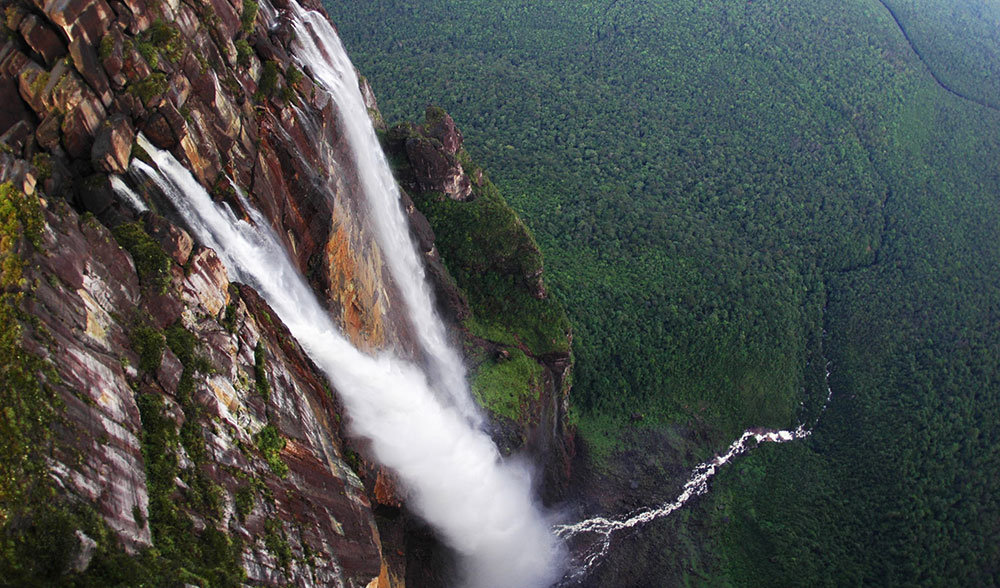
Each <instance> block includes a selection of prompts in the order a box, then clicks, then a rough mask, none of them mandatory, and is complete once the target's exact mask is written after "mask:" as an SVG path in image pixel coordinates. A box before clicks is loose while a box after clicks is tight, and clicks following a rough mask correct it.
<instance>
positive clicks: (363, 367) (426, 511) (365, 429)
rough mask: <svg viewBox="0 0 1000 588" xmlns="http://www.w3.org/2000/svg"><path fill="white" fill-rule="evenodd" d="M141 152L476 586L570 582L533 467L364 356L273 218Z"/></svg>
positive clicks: (410, 381)
mask: <svg viewBox="0 0 1000 588" xmlns="http://www.w3.org/2000/svg"><path fill="white" fill-rule="evenodd" d="M138 140H139V144H140V146H142V147H143V149H145V150H146V151H147V152H148V153H149V155H150V157H151V158H152V160H153V161H154V163H155V167H152V166H149V165H147V164H145V163H143V162H142V161H140V160H138V159H134V160H133V164H132V165H133V166H134V167H135V168H136V169H138V171H139V172H141V173H142V174H143V175H145V176H146V177H148V178H149V179H151V180H152V181H153V182H154V183H155V184H156V185H157V186H158V187H159V188H160V190H161V191H162V192H163V193H164V194H165V196H166V197H167V198H168V199H169V200H170V201H171V203H172V204H173V205H174V207H175V208H176V209H177V211H178V213H179V214H180V215H181V216H182V217H183V218H184V220H185V222H186V224H187V225H188V227H189V228H190V229H191V231H192V232H193V233H194V235H195V236H196V237H197V238H198V240H199V241H200V242H201V243H203V244H204V245H206V246H208V247H212V248H214V249H215V251H216V253H217V254H218V255H219V257H220V259H222V261H223V263H225V265H226V267H227V269H228V271H229V273H230V276H231V278H232V279H233V280H236V281H240V282H244V283H246V284H249V285H251V286H253V287H254V288H256V289H257V291H258V292H260V294H261V295H262V296H263V297H264V298H265V299H266V300H267V301H268V304H270V305H271V307H272V308H273V309H274V311H275V312H276V313H277V314H278V316H279V317H280V318H281V320H282V321H283V322H284V323H285V325H286V326H287V327H288V329H289V330H290V331H291V333H292V334H293V335H294V337H295V338H296V340H297V341H298V342H299V343H300V344H301V345H302V347H303V349H305V351H306V352H307V353H308V354H309V356H310V357H311V358H312V359H313V361H314V362H315V363H316V364H317V365H318V366H319V367H320V369H322V370H323V371H324V372H325V373H326V375H327V377H329V378H330V381H331V383H333V385H334V386H335V387H336V389H337V391H338V392H339V394H340V396H341V398H342V400H343V402H344V406H345V409H346V413H347V415H348V416H349V418H350V425H351V428H352V430H353V432H354V433H355V434H357V435H360V436H363V437H365V438H367V439H369V440H370V441H371V443H372V447H373V449H374V451H375V454H376V456H377V458H378V459H379V461H380V462H381V463H382V464H383V465H385V466H387V467H389V468H391V469H392V470H393V471H395V472H396V474H397V475H398V476H399V479H400V481H401V482H402V484H403V485H404V487H405V489H406V491H407V492H408V504H409V505H410V506H411V508H413V510H414V511H415V512H417V513H419V514H420V515H421V516H422V517H424V518H425V519H426V520H427V521H428V522H429V523H430V524H431V525H432V526H434V527H435V528H436V529H437V531H438V532H439V534H440V536H441V537H442V538H443V539H444V540H445V541H446V542H447V543H448V544H449V545H450V546H451V547H452V548H454V549H455V550H456V552H457V553H458V554H459V556H460V558H461V562H460V563H461V564H462V567H463V569H464V574H465V577H464V584H465V585H466V586H468V587H470V588H500V587H510V588H515V587H517V588H542V587H545V586H549V585H550V584H552V583H553V582H554V581H555V580H556V579H558V578H559V577H560V576H561V575H562V567H563V563H562V562H563V555H562V547H561V544H560V542H559V541H558V539H557V538H556V537H555V536H554V535H553V534H552V533H551V530H550V528H549V523H548V522H547V521H546V520H545V517H544V516H543V515H542V513H541V512H540V511H539V509H538V508H537V506H536V505H535V503H534V500H533V496H532V485H531V480H530V475H529V472H528V471H527V469H525V468H523V467H521V466H520V465H519V464H517V463H513V462H504V461H502V460H501V459H500V456H499V454H498V452H497V450H496V447H495V446H494V445H493V442H492V441H491V440H490V438H489V437H488V436H487V435H486V434H485V433H483V432H482V431H480V430H479V429H478V428H477V427H475V426H473V425H472V424H470V422H469V421H468V419H467V418H466V417H465V415H464V414H463V413H462V412H461V411H459V410H457V409H456V407H454V406H451V405H450V404H444V403H442V402H441V401H440V399H439V398H438V397H437V396H436V395H435V394H434V392H433V390H432V388H431V386H430V384H429V382H428V381H427V378H426V377H425V375H424V374H423V373H422V372H421V371H420V370H419V369H418V368H416V367H415V366H414V365H412V364H410V363H408V362H405V361H402V360H400V359H398V358H396V357H394V356H393V355H392V354H390V353H382V354H380V355H378V356H376V357H372V356H369V355H366V354H364V353H362V352H360V351H358V350H357V349H355V348H354V347H353V346H352V345H351V344H350V342H348V341H347V339H345V338H344V337H343V336H342V335H341V334H340V333H338V332H337V329H336V327H335V326H334V324H333V322H332V321H331V320H330V318H329V316H328V315H327V314H326V312H325V311H324V310H323V308H322V307H321V305H320V304H319V303H318V301H317V300H316V298H315V296H314V294H313V292H312V290H311V289H310V288H309V286H308V285H307V284H306V282H305V281H304V280H303V278H302V277H301V276H300V275H299V274H298V272H297V271H296V269H295V266H294V265H293V264H292V262H291V260H290V259H289V257H288V254H287V253H286V252H285V250H284V249H283V248H282V246H281V244H280V241H279V240H278V239H277V237H276V236H275V234H274V232H273V230H272V229H271V228H270V226H269V224H268V223H267V221H266V219H265V218H264V217H263V216H262V215H260V214H259V213H258V212H257V211H256V210H254V209H253V207H252V206H251V205H250V203H249V202H244V203H243V204H244V206H245V207H246V210H247V212H248V214H249V216H250V219H251V221H252V223H250V222H246V221H242V220H239V219H237V218H236V217H235V215H233V213H232V211H230V210H229V209H228V207H226V206H224V205H221V204H216V203H214V202H213V201H212V199H211V197H210V196H209V195H208V193H207V192H206V191H205V190H204V188H202V186H201V185H200V184H198V182H197V181H196V180H195V179H194V178H193V177H192V176H191V174H190V173H189V172H188V171H187V170H186V169H184V167H183V166H182V165H181V164H180V163H179V162H178V161H177V160H176V159H174V157H173V156H172V155H171V154H170V153H167V152H165V151H160V150H158V149H156V148H155V147H153V146H152V145H151V144H149V142H148V141H146V140H145V138H144V137H142V136H141V135H140V136H139V139H138Z"/></svg>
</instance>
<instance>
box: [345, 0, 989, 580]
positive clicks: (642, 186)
mask: <svg viewBox="0 0 1000 588" xmlns="http://www.w3.org/2000/svg"><path fill="white" fill-rule="evenodd" d="M326 7H327V10H328V11H329V13H330V15H331V17H332V19H333V20H334V22H336V23H337V25H338V27H339V28H340V31H341V34H342V35H343V36H344V40H345V43H346V44H347V47H348V51H349V52H350V53H351V55H352V58H353V59H354V61H355V63H356V65H357V66H358V68H359V69H360V70H361V71H362V72H363V73H364V74H366V75H367V76H368V77H369V79H370V80H371V82H372V85H373V86H374V89H375V92H376V94H377V96H378V98H379V103H380V107H381V110H382V112H383V114H384V115H385V116H386V119H387V120H388V121H389V122H390V123H391V122H394V121H398V120H414V119H416V118H418V117H419V115H420V113H422V112H423V110H424V107H425V106H426V104H428V103H434V104H438V105H440V106H442V107H444V108H445V109H446V110H447V111H448V112H449V113H451V115H452V116H453V117H454V118H455V120H456V122H457V124H458V125H459V126H460V127H461V128H462V130H463V132H464V133H465V138H466V141H465V146H466V148H467V149H468V151H469V152H470V153H471V154H472V155H473V157H474V158H475V159H476V160H477V161H479V162H480V163H482V164H483V167H484V168H486V169H487V170H489V172H490V175H491V177H492V179H493V181H494V183H495V184H496V185H497V186H498V187H499V189H500V191H502V192H503V193H504V195H505V196H506V198H507V200H508V201H509V202H510V203H511V204H512V205H513V206H514V208H516V209H517V211H518V212H519V213H520V214H521V215H522V217H523V218H524V220H525V222H526V223H527V224H528V226H529V227H531V229H532V230H533V231H534V234H535V237H536V239H537V241H538V244H539V245H540V247H541V248H542V250H543V252H544V254H545V262H546V272H547V280H548V282H549V283H550V285H551V286H552V289H553V291H554V293H555V295H557V296H558V297H559V299H560V300H561V301H562V302H563V303H564V305H565V307H566V309H567V312H568V314H569V316H570V319H571V321H572V323H573V328H574V333H575V336H574V351H575V354H576V361H577V363H576V373H575V379H574V384H573V403H574V407H575V412H576V414H575V418H576V422H577V425H578V427H579V431H580V434H581V436H582V439H583V441H584V443H585V445H586V447H587V449H588V454H589V455H590V456H591V460H592V462H591V465H592V467H593V468H595V469H596V470H597V471H613V470H614V469H615V467H616V465H615V458H616V456H618V455H621V452H623V451H627V450H628V449H630V447H631V444H632V443H633V442H634V439H635V438H636V434H637V433H636V430H638V431H639V434H641V432H642V431H643V430H645V431H649V432H651V433H652V432H653V431H662V430H667V429H669V430H672V431H679V432H680V433H679V434H677V435H673V436H670V437H669V438H670V439H673V441H671V443H672V444H673V445H674V446H673V447H672V449H674V450H676V451H677V452H678V453H679V454H681V455H683V456H685V457H684V461H685V462H686V463H685V464H682V465H685V466H687V465H690V464H691V463H694V462H695V461H697V460H700V459H703V458H705V457H706V456H709V455H711V454H712V453H714V452H715V451H718V450H720V449H722V448H724V447H725V446H726V445H727V444H728V442H729V441H730V440H731V439H732V438H733V437H734V436H736V435H738V434H739V432H740V431H742V430H743V429H744V428H746V427H751V426H769V427H778V426H781V427H787V426H793V425H794V424H796V423H797V422H807V423H811V422H813V420H814V419H815V418H816V417H817V416H818V415H819V408H820V404H821V403H822V401H823V399H824V398H825V396H826V383H825V381H824V374H825V369H826V366H827V364H829V365H830V369H831V376H830V378H829V384H830V386H831V387H832V389H833V392H834V396H833V401H832V403H831V404H830V406H829V408H828V410H827V411H826V412H825V413H824V414H823V417H822V420H821V421H820V422H819V425H818V426H817V428H816V430H815V434H814V435H813V437H811V438H810V439H809V440H807V441H806V442H803V443H799V444H788V445H782V446H767V447H762V448H761V449H760V450H759V451H757V452H756V453H754V454H753V455H751V456H749V457H747V458H745V459H743V460H741V461H739V462H738V463H737V464H736V465H734V466H733V467H731V468H729V469H727V470H724V471H723V472H722V473H720V475H719V477H718V479H717V480H716V482H715V485H714V487H713V490H712V492H711V493H710V494H709V495H708V496H706V497H704V498H702V499H700V500H699V502H698V503H697V505H696V506H695V508H694V509H693V510H690V511H686V512H684V513H683V514H682V515H681V516H678V517H676V518H674V519H671V520H670V521H665V522H662V523H657V524H656V525H654V526H652V527H651V528H650V529H648V530H647V531H646V532H645V535H644V536H643V539H642V540H641V541H635V542H634V543H635V545H632V544H630V548H632V550H631V551H630V553H629V555H628V557H629V558H630V561H629V563H630V564H631V565H615V564H614V563H612V564H610V565H609V566H607V567H606V568H604V569H603V570H599V572H598V574H597V576H596V577H595V578H594V579H593V582H594V585H607V586H626V585H631V584H629V582H634V583H636V584H639V583H641V582H642V581H643V579H648V578H654V577H655V578H666V579H674V580H676V583H678V584H679V583H682V582H683V583H685V584H692V585H713V586H727V585H738V586H744V585H745V586H753V585H760V584H762V583H764V582H765V581H767V582H768V583H769V584H772V585H781V586H795V585H802V586H823V585H829V586H842V585H858V584H864V585H880V586H894V585H928V586H931V585H968V586H973V585H995V584H998V583H1000V476H998V475H997V472H998V471H1000V381H998V378H1000V361H998V358H1000V328H998V321H1000V284H998V282H997V276H998V275H1000V239H998V237H1000V208H998V206H1000V167H998V165H997V162H998V161H1000V111H998V110H997V107H998V106H1000V104H998V103H997V100H998V98H997V97H998V96H1000V33H998V32H997V31H1000V8H997V7H996V5H995V4H991V3H989V2H986V1H985V0H960V1H959V2H945V1H944V0H885V3H882V2H880V1H879V0H849V1H847V2H844V3H840V4H838V5H837V6H836V8H832V7H831V5H830V4H829V3H828V2H822V1H820V0H804V1H803V2H798V3H787V2H779V1H777V0H754V1H752V2H746V1H731V0H725V1H716V2H703V1H701V0H676V1H671V2H666V1H663V0H645V1H643V0H638V1H635V2H629V3H622V2H578V3H566V2H558V1H555V0H543V1H532V2H528V1H522V2H500V1H497V0H474V1H465V2H457V1H453V0H437V1H431V0H373V1H370V2H364V3H348V2H327V4H326ZM458 271H461V270H458ZM636 413H639V414H641V415H643V417H644V418H643V419H642V421H641V422H639V423H631V422H630V421H631V420H633V419H631V418H630V417H631V416H632V415H634V414H636ZM623 431H628V434H625V433H623ZM669 495H670V491H669V489H665V490H663V494H662V495H659V494H655V493H654V494H653V495H651V496H650V499H662V498H665V497H667V496H669ZM664 581H665V582H666V580H664Z"/></svg>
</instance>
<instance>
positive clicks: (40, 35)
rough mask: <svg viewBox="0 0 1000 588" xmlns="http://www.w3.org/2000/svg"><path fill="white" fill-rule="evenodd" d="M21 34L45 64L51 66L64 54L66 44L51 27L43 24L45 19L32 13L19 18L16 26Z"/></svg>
mask: <svg viewBox="0 0 1000 588" xmlns="http://www.w3.org/2000/svg"><path fill="white" fill-rule="evenodd" d="M18 30H19V31H20V32H21V36H22V37H24V41H25V42H26V43H27V44H28V46H29V47H31V48H32V50H34V52H35V53H37V54H39V55H41V56H42V59H44V60H45V63H46V65H48V66H49V67H52V65H53V64H54V63H55V62H56V60H57V59H59V58H60V57H62V56H63V55H66V45H64V44H63V42H62V39H60V38H59V35H58V34H56V32H55V31H54V30H52V27H50V26H48V25H46V24H45V21H43V20H42V19H40V18H38V17H37V16H35V15H34V14H29V15H27V16H25V17H24V18H22V19H21V24H20V26H19V27H18Z"/></svg>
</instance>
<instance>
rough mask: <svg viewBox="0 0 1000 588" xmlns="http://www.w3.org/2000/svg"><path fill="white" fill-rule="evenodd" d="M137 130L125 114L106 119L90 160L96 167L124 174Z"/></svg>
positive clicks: (95, 141) (98, 134) (98, 133)
mask: <svg viewBox="0 0 1000 588" xmlns="http://www.w3.org/2000/svg"><path fill="white" fill-rule="evenodd" d="M133 141H135V131H134V130H133V129H132V125H131V123H130V122H129V120H128V119H127V118H125V116H124V115H121V114H116V115H113V116H112V117H111V118H109V119H108V120H106V121H105V122H104V124H103V125H101V128H100V130H98V132H97V137H96V138H95V139H94V147H93V148H92V149H91V151H90V161H91V163H93V165H94V167H95V168H97V169H99V170H102V171H105V172H108V173H110V174H123V173H125V170H127V169H128V163H129V159H130V158H131V156H132V143H133Z"/></svg>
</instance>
